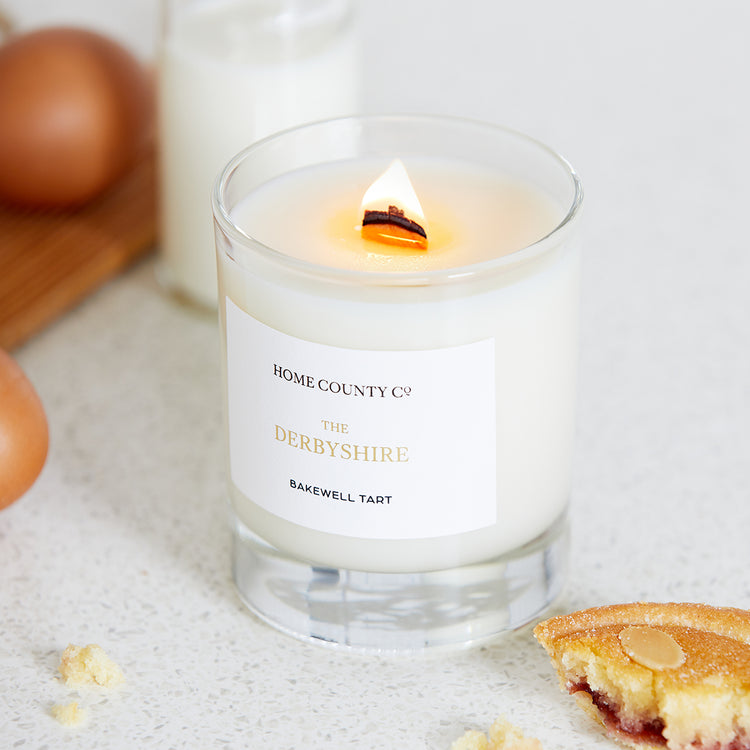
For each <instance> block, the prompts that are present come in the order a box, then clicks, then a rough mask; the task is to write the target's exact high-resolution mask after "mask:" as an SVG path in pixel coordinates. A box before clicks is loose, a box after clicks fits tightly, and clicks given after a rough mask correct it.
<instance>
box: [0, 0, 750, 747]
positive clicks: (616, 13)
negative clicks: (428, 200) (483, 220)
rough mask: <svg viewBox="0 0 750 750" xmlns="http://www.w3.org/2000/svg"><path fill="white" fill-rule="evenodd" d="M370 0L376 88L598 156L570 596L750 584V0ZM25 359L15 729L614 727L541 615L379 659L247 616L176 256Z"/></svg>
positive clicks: (40, 735)
mask: <svg viewBox="0 0 750 750" xmlns="http://www.w3.org/2000/svg"><path fill="white" fill-rule="evenodd" d="M17 4H20V2H19V0H15V2H14V3H13V5H17ZM24 5H26V3H24ZM33 5H34V4H33V3H28V6H33ZM112 7H114V4H113V5H112ZM362 7H363V10H364V13H365V16H366V21H367V24H366V39H365V61H366V66H367V67H366V97H367V98H366V107H367V109H368V110H369V111H420V112H442V113H451V114H458V115H463V116H469V117H478V118H481V119H486V120H490V121H495V122H499V123H503V124H506V125H509V126H511V127H515V128H518V129H520V130H524V131H526V132H528V133H530V134H531V135H533V136H536V137H538V138H540V139H541V140H544V141H546V142H548V143H549V144H551V145H552V146H554V147H555V148H557V149H558V150H560V151H561V152H562V153H563V154H564V155H565V156H566V157H567V158H569V159H570V160H571V161H572V162H573V164H574V165H575V166H576V167H577V169H578V170H579V172H580V173H581V175H582V178H583V182H584V186H585V190H586V210H585V246H586V262H585V287H584V297H583V340H582V345H583V347H582V355H581V377H580V400H579V409H578V435H577V443H576V464H575V475H574V492H573V505H572V521H573V545H574V556H573V560H572V568H571V574H570V582H569V585H568V587H567V590H566V594H565V596H564V598H563V599H562V600H561V601H560V603H559V609H560V610H570V609H577V608H580V607H586V606H592V605H597V604H602V603H607V602H618V601H628V600H635V599H654V600H670V599H673V600H692V601H704V602H709V603H715V604H727V605H735V606H741V607H750V581H749V579H748V576H747V569H748V563H750V547H749V546H748V543H747V533H748V532H747V530H748V528H749V527H750V502H748V501H749V499H750V498H749V497H748V495H749V494H750V489H749V487H750V461H749V460H748V459H749V458H750V455H749V452H750V439H749V435H748V432H749V431H750V428H749V427H748V425H750V395H749V394H750V346H749V344H750V334H749V332H748V328H749V327H750V322H749V321H750V295H749V294H748V291H749V290H750V242H749V241H748V220H747V216H748V211H749V207H750V186H749V184H748V174H750V145H748V132H750V99H749V98H748V95H747V91H748V84H749V81H748V73H749V71H750V46H749V45H748V44H747V33H748V28H750V5H749V4H747V3H746V2H744V0H734V1H729V0H717V1H716V2H712V3H702V2H701V3H699V2H693V1H690V2H677V0H670V1H668V2H667V1H665V2H659V3H654V2H646V0H633V1H632V2H629V3H606V2H600V1H597V0H571V1H570V2H566V3H560V2H553V1H552V0H548V1H546V2H542V1H541V0H530V1H529V2H524V3H496V2H480V1H479V0H463V1H462V2H460V3H456V2H448V0H409V2H404V0H378V2H363V3H362ZM16 354H17V356H18V358H19V359H20V361H21V363H22V364H23V366H24V367H25V368H26V369H27V371H28V373H29V375H30V376H31V378H32V379H33V381H34V382H35V384H36V385H37V388H38V390H39V392H40V394H41V396H42V398H43V400H44V402H45V406H46V408H47V412H48V415H49V419H50V423H51V430H52V448H51V453H50V456H49V460H48V463H47V466H46V468H45V470H44V473H43V475H42V477H41V478H40V480H39V481H38V483H37V484H36V485H35V486H34V488H33V490H32V491H31V492H30V493H28V495H27V496H26V497H24V498H23V500H22V501H20V502H18V503H16V504H15V505H14V506H13V507H11V508H10V509H8V510H5V511H3V512H2V513H0V631H1V632H2V638H0V664H1V665H2V669H0V737H1V738H2V743H3V744H4V745H5V746H7V747H13V746H16V745H17V746H23V747H29V748H41V747H44V746H47V747H50V748H52V747H54V748H59V747H62V748H78V747H80V748H90V747H97V748H100V749H103V748H132V747H139V748H151V747H165V748H171V747H186V748H213V747H232V748H244V747H248V748H262V747H274V748H280V749H291V748H295V749H296V748H299V749H300V750H301V749H302V748H304V749H305V750H308V749H310V748H312V749H316V750H317V749H318V748H339V747H356V748H366V749H367V748H383V749H384V750H385V749H392V748H397V747H409V748H414V749H421V748H424V749H426V750H427V749H428V750H446V749H447V748H448V747H449V746H450V743H451V741H452V740H453V739H454V738H455V737H457V736H458V735H460V734H461V733H462V732H463V731H464V729H465V728H468V727H472V728H486V727H487V726H488V725H489V723H490V722H491V721H492V719H493V718H494V717H495V716H496V715H498V714H502V713H504V714H507V715H508V716H509V717H510V718H511V719H512V720H513V721H514V722H515V723H517V724H519V725H520V726H522V727H523V728H524V729H526V730H527V731H529V732H530V733H532V734H534V735H536V736H538V737H539V738H540V739H541V740H542V741H543V743H544V746H545V748H547V750H549V749H550V748H563V749H570V750H573V748H580V747H587V748H607V747H610V746H611V743H610V742H609V741H608V740H606V739H604V738H602V736H601V734H600V732H599V730H598V729H596V728H595V727H593V726H592V724H591V723H589V721H588V720H587V719H586V718H585V717H584V716H583V715H582V714H581V713H580V712H579V710H578V709H577V708H576V707H575V706H574V705H573V701H572V700H571V699H569V698H567V697H566V696H564V695H562V694H561V693H560V692H559V690H558V687H557V685H556V682H555V679H554V678H553V676H552V672H551V668H550V665H549V662H548V660H547V658H546V656H545V655H544V653H543V652H542V650H541V649H540V648H539V647H538V646H537V645H536V644H535V642H534V641H533V639H532V637H531V636H530V634H529V632H528V630H523V631H521V632H518V633H516V634H513V635H511V636H510V637H508V638H504V639H499V640H498V641H496V642H495V643H493V644H491V645H488V646H487V647H485V648H482V649H478V650H473V651H469V652H466V653H463V654H457V655H453V656H447V657H439V658H437V657H432V658H426V659H420V658H411V659H400V660H385V659H383V660H379V659H366V658H362V657H355V656H351V655H347V654H343V653H331V652H329V651H324V650H320V649H317V648H311V647H309V646H305V645H302V644H300V643H297V642H296V641H293V640H291V639H289V638H287V637H285V636H283V635H280V634H277V633H275V632H274V631H272V630H270V629H269V628H267V627H266V626H264V625H262V624H260V623H259V622H257V621H255V620H254V619H253V618H252V617H251V616H250V615H248V614H247V613H246V611H245V610H244V609H243V608H242V606H241V605H240V604H239V602H238V600H237V598H236V596H235V594H234V591H233V588H232V583H231V578H230V572H229V566H228V539H229V535H228V530H227V528H226V523H225V518H224V509H223V506H222V497H223V491H224V490H223V466H222V432H221V409H220V402H219V383H220V376H219V368H218V361H219V351H218V337H217V331H216V323H215V321H214V320H213V319H210V318H209V319H206V318H202V317H200V316H198V315H195V314H192V313H190V312H189V311H186V310H185V309H183V308H179V307H177V306H176V305H174V304H173V303H172V302H171V301H170V300H168V299H166V298H165V297H163V296H162V295H161V294H160V292H159V290H158V288H157V285H156V283H155V281H154V274H153V264H152V263H151V262H150V261H149V262H146V263H145V264H143V265H141V266H139V267H138V268H136V269H135V270H134V271H132V272H130V273H128V274H126V275H124V276H123V277H122V278H120V279H119V280H117V281H115V282H114V283H112V284H110V285H109V286H107V287H106V288H104V289H102V290H101V291H100V292H99V293H97V294H96V295H94V296H93V297H92V298H91V299H90V300H89V301H88V302H86V303H85V304H84V305H82V306H81V307H80V308H79V309H77V310H76V311H74V312H73V313H71V314H70V315H68V316H67V317H66V318H65V319H63V320H61V321H60V322H59V323H58V324H56V325H54V326H52V327H51V328H50V329H49V330H47V331H46V332H45V333H43V334H42V335H40V336H38V337H37V338H36V339H35V340H33V341H32V342H30V343H29V344H28V345H27V346H25V347H24V348H23V349H21V350H19V351H18V352H17V353H16ZM70 641H72V642H77V643H86V642H98V643H100V644H101V645H103V646H104V647H105V648H106V649H107V650H108V651H109V652H111V654H112V655H113V656H114V657H115V658H116V659H117V660H118V661H119V662H120V664H121V665H122V667H123V669H124V671H125V673H126V676H127V678H128V683H127V685H126V686H125V687H124V688H123V689H122V690H121V691H119V692H118V693H116V694H113V695H110V696H109V697H106V696H104V697H102V698H99V697H98V696H97V695H93V696H88V697H87V698H86V700H85V701H82V703H86V702H87V703H89V704H90V703H92V702H93V703H95V704H96V702H97V701H101V702H100V703H99V704H98V705H93V706H92V707H91V722H90V724H89V726H88V727H86V728H83V729H81V730H77V731H74V732H69V731H67V732H66V730H63V729H62V728H61V727H59V726H58V725H57V724H56V723H55V722H54V720H52V719H51V718H50V717H49V715H48V711H49V706H50V705H51V703H53V702H56V701H60V700H65V699H67V698H68V696H69V694H68V692H67V691H66V690H65V689H64V688H63V687H62V686H61V685H60V683H59V682H58V681H57V679H56V678H55V668H56V664H57V661H58V659H59V654H60V652H61V651H62V649H63V648H64V646H65V645H66V644H67V643H68V642H70ZM23 743H25V744H23Z"/></svg>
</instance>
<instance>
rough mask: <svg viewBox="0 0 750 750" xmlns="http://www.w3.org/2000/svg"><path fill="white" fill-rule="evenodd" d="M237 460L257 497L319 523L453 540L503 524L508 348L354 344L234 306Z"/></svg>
mask: <svg viewBox="0 0 750 750" xmlns="http://www.w3.org/2000/svg"><path fill="white" fill-rule="evenodd" d="M226 319H227V323H226V334H227V398H228V420H229V459H230V472H231V477H232V481H233V482H234V484H235V485H236V486H237V488H238V489H239V490H240V491H241V492H242V493H243V494H244V495H246V496H247V497H248V498H249V499H250V500H251V501H253V502H254V503H256V504H257V505H259V506H261V507H262V508H264V509H265V510H267V511H269V512H270V513H273V514H275V515H277V516H279V517H281V518H284V519H286V520H287V521H291V522H293V523H296V524H299V525H301V526H304V527H306V528H309V529H314V530H317V531H325V532H329V533H332V534H342V535H346V536H352V537H364V538H368V539H414V538H428V537H440V536H450V535H453V534H460V533H463V532H467V531H472V530H475V529H480V528H483V527H486V526H491V525H493V524H494V523H496V521H497V501H496V445H495V443H496V436H495V413H496V412H495V345H494V340H493V339H486V340H483V341H478V342H475V343H471V344H464V345H461V346H455V347H448V348H441V349H430V350H426V351H370V350H359V349H346V348H339V347H334V346H328V345H324V344H318V343H314V342H310V341H305V340H302V339H298V338H295V337H293V336H289V335H287V334H285V333H282V332H280V331H277V330H275V329H273V328H270V327H268V326H266V325H264V324H263V323H260V322H259V321H257V320H255V319H254V318H253V317H252V316H250V315H248V314H247V313H245V312H244V311H243V310H241V309H240V308H239V307H237V305H235V304H234V303H233V302H232V301H231V300H230V299H229V298H227V301H226Z"/></svg>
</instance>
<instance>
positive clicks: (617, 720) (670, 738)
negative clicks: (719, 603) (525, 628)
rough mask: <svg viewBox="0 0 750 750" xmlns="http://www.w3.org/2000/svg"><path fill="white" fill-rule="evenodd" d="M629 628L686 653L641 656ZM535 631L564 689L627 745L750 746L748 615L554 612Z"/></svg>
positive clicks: (700, 609) (681, 609)
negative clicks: (654, 635)
mask: <svg viewBox="0 0 750 750" xmlns="http://www.w3.org/2000/svg"><path fill="white" fill-rule="evenodd" d="M633 628H637V629H640V630H646V631H648V630H656V631H659V633H657V635H658V636H659V638H657V639H655V640H656V641H659V640H661V641H664V642H674V644H676V645H675V646H674V648H676V649H677V651H678V652H679V651H680V650H681V652H682V655H683V658H681V659H674V656H675V654H674V649H672V650H671V652H670V654H669V656H670V658H669V659H665V661H664V665H665V666H661V665H660V664H659V660H658V659H657V660H656V661H654V660H653V658H652V657H653V654H651V655H650V656H649V658H644V659H640V658H639V655H638V653H634V652H633V650H632V644H631V639H626V638H625V637H624V634H625V631H628V635H630V632H631V631H632V630H633ZM662 634H666V636H664V635H662ZM534 635H535V636H536V638H537V640H538V641H539V642H540V643H541V645H542V646H544V648H545V649H546V650H547V652H548V653H549V655H550V657H551V659H552V662H553V664H554V665H555V668H556V670H557V673H558V677H559V679H560V684H561V687H562V688H563V689H565V690H567V691H568V692H570V693H572V694H573V695H575V696H576V698H577V700H578V702H579V704H581V705H582V707H583V708H584V709H585V710H586V711H587V712H588V713H589V714H591V715H592V716H593V717H594V718H595V719H596V720H597V721H599V722H600V723H601V724H603V725H604V726H605V727H606V728H607V730H608V733H609V734H610V735H612V736H613V737H615V738H616V739H619V740H621V741H622V742H624V743H625V744H626V745H629V746H630V747H633V748H638V749H639V750H640V749H641V748H665V747H666V748H668V750H687V748H690V749H691V750H697V749H698V748H701V749H702V750H750V612H747V611H745V610H739V609H732V608H728V607H723V608H722V607H711V606H708V605H705V604H677V603H670V604H655V603H646V602H638V603H634V604H619V605H611V606H605V607H596V608H593V609H588V610H583V611H581V612H574V613H573V614H570V615H563V616H559V617H553V618H551V619H549V620H547V621H545V622H542V623H540V624H539V625H537V626H536V628H535V629H534ZM621 636H623V637H622V639H621ZM674 665H676V666H674Z"/></svg>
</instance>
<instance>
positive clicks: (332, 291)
mask: <svg viewBox="0 0 750 750" xmlns="http://www.w3.org/2000/svg"><path fill="white" fill-rule="evenodd" d="M405 163H406V168H407V170H408V171H409V175H410V177H411V180H412V183H413V184H414V187H415V190H416V192H417V195H418V196H419V199H420V201H421V203H422V206H423V207H424V210H425V216H426V217H427V220H428V223H429V226H430V227H431V235H430V237H429V241H430V247H429V248H428V250H427V251H413V250H407V251H402V250H396V249H393V248H389V247H387V246H381V245H378V244H377V243H372V242H366V241H363V240H362V239H361V238H360V237H359V235H358V232H357V229H356V225H357V223H358V221H359V219H360V217H359V216H358V215H357V212H358V206H359V201H360V199H361V197H362V195H363V193H364V190H365V189H366V187H367V185H368V184H369V183H370V182H371V181H372V180H373V179H374V178H375V177H377V175H378V174H379V173H380V172H382V170H383V168H384V167H385V166H386V164H384V163H381V162H373V161H367V160H364V159H363V160H353V161H349V162H333V163H329V164H325V165H321V166H316V167H310V168H305V169H302V170H299V171H296V172H291V173H289V174H286V175H284V176H282V177H280V178H276V179H275V180H273V181H271V182H270V183H267V184H266V185H263V186H262V187H260V188H259V189H257V190H256V191H254V192H253V193H252V194H251V195H250V196H249V197H247V198H245V199H243V201H242V202H241V203H239V204H238V205H237V206H236V208H235V209H234V211H233V213H232V217H231V218H232V220H233V222H234V223H235V224H236V225H237V226H238V227H239V228H240V229H242V230H243V231H244V232H245V233H247V234H248V235H249V236H251V237H253V238H254V239H255V240H258V241H259V242H262V243H264V244H265V245H267V246H268V247H270V248H272V249H273V250H274V251H279V252H281V253H283V254H284V255H286V256H291V257H292V258H299V259H301V263H297V262H296V261H289V262H282V263H281V264H278V263H277V262H276V261H275V260H274V253H266V252H263V251H261V252H260V253H259V254H255V253H245V252H244V250H243V249H242V248H241V247H239V246H238V244H237V243H235V244H234V246H233V248H232V252H233V254H234V258H230V257H229V256H228V255H227V253H226V252H220V253H219V258H220V260H219V262H220V274H219V276H220V285H221V288H220V298H221V299H222V305H221V306H220V308H221V312H222V319H223V320H222V323H223V325H224V326H225V330H226V331H227V343H226V345H227V375H228V394H227V395H228V405H227V413H228V422H229V425H228V426H229V443H230V467H229V476H230V478H231V479H230V496H231V501H232V505H233V508H234V511H235V513H236V514H237V516H238V518H239V519H240V520H241V521H242V522H243V523H244V524H245V525H246V526H247V527H248V528H250V529H251V530H253V531H254V532H255V533H257V534H258V535H259V536H261V537H262V538H264V539H265V540H267V541H268V542H270V543H271V544H272V545H274V546H276V547H278V548H279V549H281V550H282V551H285V552H288V553H290V554H291V555H293V556H295V557H296V558H298V559H299V558H301V559H307V560H311V561H313V562H315V563H318V564H323V565H330V566H335V567H340V568H344V569H355V570H368V571H382V572H399V571H404V572H405V571H412V572H417V571H424V570H432V569H446V568H453V567H458V566H462V565H466V564H469V563H473V562H478V561H482V560H489V559H492V558H494V557H496V556H498V555H500V554H503V553H505V552H508V551H511V550H514V549H517V548H519V547H521V546H522V545H524V544H525V543H527V542H529V541H531V540H533V539H534V538H536V537H537V536H539V535H541V534H543V533H544V532H545V531H546V530H547V529H549V528H550V527H551V526H552V525H553V524H554V522H555V521H556V519H558V518H559V517H560V516H561V515H562V514H563V513H564V512H565V509H566V507H567V503H568V497H569V491H570V465H571V448H572V434H573V412H574V390H575V371H576V359H577V312H578V284H579V250H578V247H577V245H576V244H574V243H572V242H571V241H570V238H569V235H566V234H565V232H564V231H563V232H562V236H559V237H558V236H555V237H553V238H549V239H547V240H544V241H543V242H541V243H540V244H539V246H538V247H537V248H536V249H535V248H527V249H525V250H523V251H522V252H514V251H517V250H519V249H521V248H525V247H527V246H528V245H532V244H533V243H535V242H536V241H538V240H541V239H542V238H544V237H545V236H546V235H547V234H549V233H550V232H552V231H553V230H554V229H555V228H556V227H557V225H558V224H560V222H562V220H563V218H564V215H565V212H566V211H567V207H561V206H555V205H553V204H552V203H551V201H550V200H549V199H548V198H546V197H545V196H543V195H541V194H539V193H537V192H534V190H532V189H530V188H528V187H526V186H523V185H520V184H513V183H510V182H508V180H506V179H504V178H503V176H502V175H498V174H496V173H493V172H491V171H489V170H484V169H482V168H475V167H472V166H469V165H466V164H463V163H460V162H453V161H441V160H428V159H422V158H420V159H418V160H411V161H409V160H408V159H405ZM500 256H505V257H504V258H502V259H501V260H499V261H498V260H495V259H496V258H498V257H500ZM311 264H314V265H311ZM284 266H286V268H285V267H284ZM290 266H291V270H290ZM321 266H325V268H321ZM295 268H296V269H297V270H295ZM339 269H347V270H344V271H341V270H339ZM446 269H447V270H446ZM224 297H226V302H225V301H224ZM356 386H358V387H359V390H355V387H356ZM404 387H408V388H409V389H410V395H409V398H404V397H403V396H404V394H405V391H404V390H403V388H404ZM379 388H382V389H383V391H382V393H381V392H380V391H379V390H377V389H379ZM368 389H369V390H368ZM387 389H393V390H387ZM399 389H401V390H399ZM347 393H348V394H349V395H346V394H347ZM344 446H348V447H344ZM357 451H358V453H357ZM355 453H357V456H356V460H355ZM316 488H317V489H316ZM378 498H380V499H378ZM386 498H388V499H387V500H386Z"/></svg>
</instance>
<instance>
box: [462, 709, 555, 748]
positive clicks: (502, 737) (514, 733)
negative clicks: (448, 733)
mask: <svg viewBox="0 0 750 750" xmlns="http://www.w3.org/2000/svg"><path fill="white" fill-rule="evenodd" d="M451 750H542V743H541V742H539V740H537V739H535V738H534V737H526V736H524V734H523V732H522V731H521V730H520V729H519V728H518V727H516V726H513V724H511V723H510V722H509V721H508V720H507V719H505V718H504V717H502V716H501V717H500V718H498V719H495V721H494V722H493V723H492V726H491V727H490V730H489V732H488V734H484V732H480V731H478V730H476V729H471V730H469V731H468V732H466V733H465V734H464V735H463V737H459V738H458V739H457V740H456V741H455V742H454V743H453V744H452V745H451Z"/></svg>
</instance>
